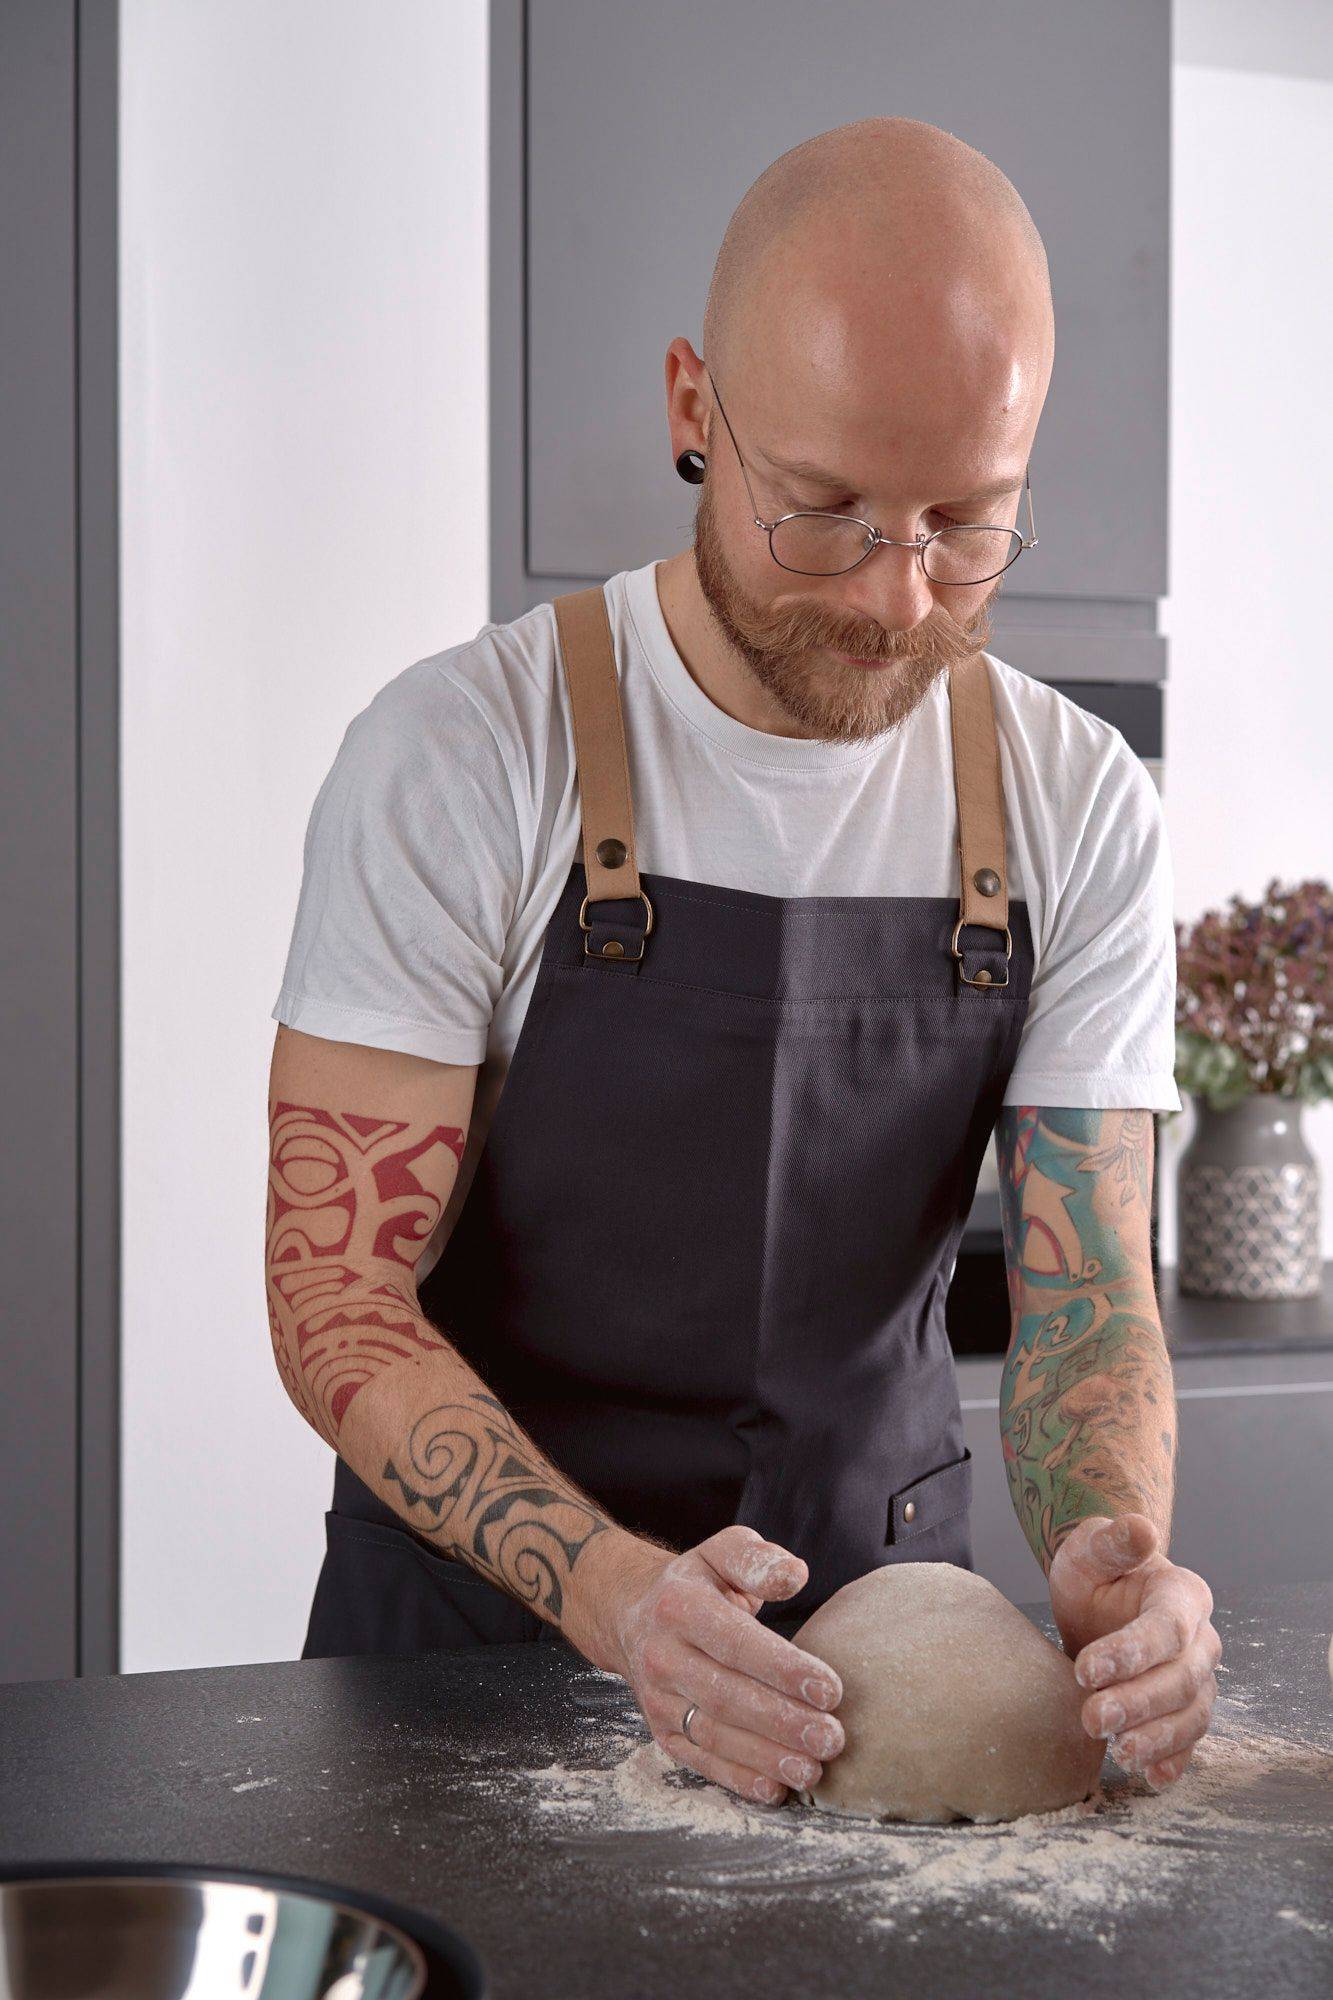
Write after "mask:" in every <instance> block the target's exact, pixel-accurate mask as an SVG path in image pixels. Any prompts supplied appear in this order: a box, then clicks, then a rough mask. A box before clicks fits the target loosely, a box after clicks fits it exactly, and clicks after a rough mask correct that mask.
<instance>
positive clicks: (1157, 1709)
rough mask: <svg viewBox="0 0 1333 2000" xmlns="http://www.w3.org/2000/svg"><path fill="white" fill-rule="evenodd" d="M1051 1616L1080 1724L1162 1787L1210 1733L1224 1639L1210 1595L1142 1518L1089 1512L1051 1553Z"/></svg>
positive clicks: (1119, 1760)
mask: <svg viewBox="0 0 1333 2000" xmlns="http://www.w3.org/2000/svg"><path fill="white" fill-rule="evenodd" d="M1047 1581H1048V1582H1049V1584H1050V1590H1051V1610H1052V1612H1053V1614H1054V1617H1055V1622H1056V1624H1057V1626H1058V1627H1059V1629H1060V1636H1061V1638H1062V1639H1063V1640H1064V1645H1065V1651H1066V1652H1067V1653H1068V1654H1069V1655H1070V1657H1071V1658H1072V1660H1073V1662H1074V1674H1075V1678H1076V1679H1077V1680H1078V1682H1079V1684H1080V1685H1081V1686H1082V1687H1086V1688H1093V1689H1095V1690H1096V1692H1095V1693H1094V1694H1091V1695H1090V1696H1089V1697H1088V1700H1087V1701H1086V1702H1085V1703H1084V1704H1083V1726H1084V1728H1085V1729H1087V1731H1088V1733H1089V1734H1090V1735H1092V1736H1109V1737H1110V1739H1111V1743H1110V1750H1111V1755H1112V1756H1113V1757H1114V1758H1115V1760H1116V1762H1117V1763H1118V1764H1120V1765H1121V1766H1122V1767H1123V1768H1124V1769H1125V1770H1127V1771H1133V1772H1136V1773H1142V1775H1143V1776H1144V1777H1145V1778H1146V1779H1147V1780H1148V1782H1149V1784H1151V1785H1155V1786H1157V1787H1158V1788H1159V1789H1160V1788H1161V1787H1162V1786H1164V1785H1167V1784H1170V1783H1171V1782H1172V1781H1173V1780H1174V1779H1176V1778H1178V1777H1179V1776H1180V1774H1181V1772H1182V1771H1183V1770H1184V1769H1185V1766H1186V1765H1187V1764H1188V1763H1189V1760H1190V1758H1191V1756H1192V1755H1193V1752H1194V1745H1195V1744H1196V1743H1197V1742H1198V1740H1199V1738H1200V1737H1201V1736H1203V1735H1204V1734H1205V1733H1206V1731H1207V1728H1208V1724H1209V1721H1210V1719H1211V1716H1212V1712H1213V1704H1214V1702H1215V1701H1216V1699H1217V1676H1216V1674H1215V1673H1214V1671H1213V1670H1214V1668H1215V1667H1216V1666H1217V1663H1218V1661H1219V1659H1220V1658H1221V1657H1222V1641H1221V1638H1220V1636H1219V1635H1218V1632H1217V1629H1216V1627H1215V1626H1214V1625H1213V1623H1212V1622H1211V1613H1212V1609H1213V1593H1212V1591H1211V1590H1210V1589H1209V1588H1208V1585H1207V1584H1206V1583H1205V1582H1204V1580H1203V1578H1202V1577H1201V1576H1196V1574H1195V1573H1194V1571H1193V1570H1192V1569H1182V1568H1181V1567H1180V1566H1179V1564H1178V1563H1173V1562H1172V1561H1171V1560H1170V1559H1169V1557H1167V1556H1165V1555H1163V1554H1162V1552H1161V1550H1160V1548H1159V1547H1158V1533H1157V1529H1156V1528H1155V1526H1154V1525H1153V1523H1152V1522H1151V1521H1150V1520H1149V1518H1148V1516H1147V1515H1146V1514H1122V1515H1121V1516H1120V1517H1119V1519H1118V1520H1112V1519H1111V1518H1110V1517H1109V1516H1108V1515H1105V1514H1092V1515H1089V1516H1088V1517H1087V1518H1086V1519H1085V1520H1082V1521H1080V1522H1079V1524H1078V1526H1077V1527H1076V1528H1075V1529H1073V1531H1072V1532H1071V1533H1070V1534H1069V1535H1067V1536H1066V1537H1065V1539H1064V1541H1063V1542H1061V1544H1060V1546H1059V1548H1058V1549H1057V1550H1056V1552H1055V1556H1054V1559H1053V1561H1052V1563H1051V1568H1050V1575H1049V1577H1048V1579H1047Z"/></svg>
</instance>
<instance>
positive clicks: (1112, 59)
mask: <svg viewBox="0 0 1333 2000" xmlns="http://www.w3.org/2000/svg"><path fill="white" fill-rule="evenodd" d="M526 24H527V25H526V34H527V48H526V76H527V82H526V110H525V119H526V189H525V210H526V213H525V224H524V236H525V252H526V277H527V300H526V382H525V388H526V416H527V444H526V475H527V490H526V501H527V520H526V530H527V535H526V548H527V574H528V578H529V579H530V580H537V582H538V585H539V586H540V583H541V580H543V579H546V580H552V581H558V582H561V583H564V582H568V581H572V580H577V579H600V578H602V577H605V576H607V575H609V574H611V573H613V572H614V571H616V570H618V569H622V568H628V567H632V566H636V565H638V564H641V563H644V562H648V561H650V560H651V559H653V558H654V557H656V556H663V555H669V554H671V553H673V552H674V551H675V550H677V549H680V548H683V547H685V546H687V545H688V543H689V540H690V527H691V522H692V519H693V508H694V500H695V494H694V490H693V489H692V488H689V487H687V486H685V485H683V484H682V483H681V482H680V481H679V479H678V478H677V477H676V474H675V471H674V468H673V466H672V463H671V456H670V450H669V439H668V436H667V429H666V417H665V398H664V386H663V356H664V354H665V350H666V347H667V344H668V342H669V341H670V340H671V339H672V338H673V337H674V336H675V335H677V334H682V333H683V334H685V335H687V336H688V337H689V338H690V339H691V340H692V341H693V343H694V345H695V347H696V349H697V348H698V347H699V346H700V343H701V341H702V320H703V307H704V300H705V297H706V293H707V287H708V279H709V275H710V272H711V269H712V263H713V259H714V257H715V255H716V252H717V247H718V244H719V242H720V240H721V236H722V232H723V229H724V227H725V224H726V221H727V218H728V216H729V214H730V212H731V210H732V208H733V207H734V205H735V203H736V202H737V201H738V199H739V198H740V196H741V194H742V193H743V192H744V190H745V188H746V187H747V186H748V185H749V183H750V182H751V181H752V180H753V179H754V178H755V177H756V176H757V175H758V174H759V173H760V172H761V171H762V170H763V168H764V167H765V166H767V165H768V164H769V162H770V161H772V160H773V159H775V158H776V157H777V155H778V154H780V153H782V152H784V151H785V150H786V149H787V148H788V147H789V146H792V145H795V144H796V143H797V142H798V141H799V140H801V139H804V138H807V137H809V136H810V135H811V134H813V133H816V132H820V131H823V130H825V129H827V128H828V127H830V126H833V125H839V124H843V123H845V122H847V121H849V120H852V119H856V118H861V117H866V116H871V115H885V114H900V115H905V116H910V117H914V118H922V119H925V120H928V121H929V122H931V123H933V124H937V125H940V126H943V127H944V128H946V129H947V130H949V131H951V132H954V133H956V134H958V136H959V137H961V138H963V139H965V140H966V141H967V142H968V143H969V144H970V145H973V146H976V147H978V148H979V149H980V150H981V151H982V152H984V153H986V154H987V155H988V156H989V157H990V158H991V159H993V160H994V161H995V162H996V163H997V164H998V165H999V166H1000V167H1001V168H1002V169H1003V170H1004V172H1005V173H1007V174H1008V175H1009V177H1010V179H1011V180H1012V181H1013V182H1014V184H1015V185H1016V186H1017V188H1018V189H1019V191H1020V193H1021V194H1022V195H1023V198H1024V199H1025V201H1026V202H1027V204H1028V206H1029V208H1030V209H1031V211H1032V214H1033V216H1034V219H1035V220H1036V223H1037V226H1038V228H1039V229H1040V230H1041V232H1042V235H1043V237H1044V239H1045V241H1046V245H1047V250H1048V255H1049V258H1050V262H1051V270H1052V282H1053V289H1054V294H1055V310H1056V362H1055V372H1054V376H1053V379H1052V383H1051V389H1050V394H1049V397H1048V399H1047V403H1046V408H1045V413H1044V415H1043V417H1042V421H1041V426H1040V428H1039V431H1038V434H1037V441H1036V444H1035V447H1034V451H1033V458H1032V477H1033V497H1034V503H1035V507H1036V516H1037V531H1038V535H1039V537H1040V541H1041V546H1040V549H1038V550H1035V551H1032V552H1030V553H1029V554H1028V555H1026V556H1024V557H1023V559H1022V578H1021V584H1020V583H1019V581H1018V578H1017V576H1016V577H1015V578H1014V579H1013V581H1012V583H1011V584H1010V585H1007V586H1006V592H1005V595H1006V596H1007V597H1009V598H1010V599H1011V600H1012V599H1015V598H1019V599H1021V600H1022V601H1023V602H1025V603H1026V602H1029V601H1030V600H1035V601H1036V602H1035V603H1034V604H1033V607H1032V621H1033V623H1034V624H1035V625H1036V626H1037V628H1038V630H1040V628H1042V627H1043V626H1045V627H1047V628H1049V627H1051V626H1052V625H1053V623H1055V622H1057V621H1055V620H1054V619H1053V618H1052V617H1050V616H1048V617H1046V618H1044V619H1043V618H1042V617H1041V616H1040V611H1041V600H1053V599H1059V600H1064V608H1063V612H1062V615H1061V616H1060V618H1059V620H1058V623H1059V624H1060V625H1061V626H1062V627H1063V628H1064V629H1063V630H1062V632H1061V634H1060V638H1061V647H1060V649H1059V654H1060V658H1062V659H1063V660H1064V661H1065V663H1066V664H1065V666H1064V668H1063V671H1064V672H1065V673H1068V674H1072V675H1073V676H1075V677H1083V676H1084V671H1085V670H1084V667H1083V666H1082V664H1081V662H1080V658H1079V654H1080V643H1079V632H1078V627H1079V625H1080V623H1086V627H1087V630H1086V633H1085V635H1084V636H1085V637H1086V641H1087V651H1088V657H1089V659H1090V660H1093V659H1095V660H1096V661H1097V662H1098V663H1099V665H1098V667H1097V671H1098V672H1100V673H1101V674H1102V676H1103V677H1113V676H1115V675H1116V674H1117V673H1118V672H1119V668H1118V667H1117V665H1116V664H1115V662H1116V660H1117V657H1121V656H1118V655H1117V653H1116V651H1115V649H1114V646H1111V647H1108V643H1107V642H1108V639H1109V640H1116V639H1122V640H1123V643H1124V653H1123V655H1122V657H1125V658H1128V657H1129V656H1130V654H1136V656H1137V657H1140V658H1145V659H1152V658H1157V657H1158V656H1157V655H1156V653H1155V651H1154V643H1155V641H1154V634H1153V633H1152V630H1151V626H1152V622H1153V621H1152V620H1151V618H1149V619H1147V620H1145V618H1144V616H1143V615H1142V613H1140V614H1139V615H1138V616H1137V617H1136V618H1133V619H1132V620H1130V619H1127V620H1126V630H1125V631H1124V633H1123V634H1117V633H1115V632H1109V631H1108V629H1107V625H1108V620H1110V621H1111V623H1114V622H1115V616H1116V609H1117V607H1116V605H1115V604H1114V603H1112V602H1110V601H1112V600H1118V601H1119V605H1120V607H1121V608H1122V609H1123V607H1124V606H1125V605H1126V603H1127V601H1130V600H1139V601H1140V602H1141V603H1142V602H1145V601H1151V600H1154V599H1155V598H1157V597H1158V596H1160V595H1161V594H1163V592H1164V591H1165V588H1166V568H1165V503H1166V436H1167V426H1166V407H1167V405H1166V387H1167V275H1168V270H1167V251H1168V221H1169V216H1168V192H1169V182H1168V130H1169V101H1170V100H1169V93H1170V8H1169V4H1168V0H1121V4H1118V5H1117V6H1115V7H1107V6H1105V5H1102V4H1100V0H1015V3H1014V4H1008V5H1003V6H998V7H997V6H995V5H993V4H981V0H937V4H935V5H934V6H931V7H928V8H919V9H918V8H911V7H905V6H885V5H884V4H883V0H835V4H823V5H818V6H812V5H810V4H809V0H799V4H797V0H675V4H673V5H671V6H670V7H656V8H641V7H626V6H625V5H624V4H623V0H560V4H559V5H558V6H539V7H530V8H529V9H528V10H527V15H526ZM960 52H965V54H960ZM549 594H550V592H549V590H546V589H544V588H541V587H537V588H535V589H534V590H532V591H531V592H530V593H529V595H530V601H532V602H534V603H535V602H538V601H540V599H541V598H542V597H543V596H544V595H549ZM1075 598H1083V599H1086V600H1098V603H1097V604H1096V607H1095V610H1094V611H1093V613H1092V614H1091V615H1089V616H1088V617H1087V619H1086V620H1085V621H1084V620H1080V617H1079V614H1078V611H1077V608H1076V607H1071V606H1070V605H1069V603H1068V600H1069V599H1075ZM1052 609H1054V607H1052ZM504 615H512V614H507V613H506V614H504ZM1145 626H1146V627H1147V629H1145ZM1131 627H1132V629H1131ZM1071 628H1072V629H1071ZM1098 628H1100V629H1098ZM1049 636H1050V639H1052V640H1053V639H1054V636H1055V634H1054V632H1053V631H1052V632H1050V635H1049ZM1144 641H1148V642H1149V643H1148V645H1147V646H1146V647H1145V646H1144V645H1143V642H1144ZM1015 650H1016V649H1015ZM1038 650H1039V651H1043V652H1044V653H1045V654H1046V657H1049V658H1052V659H1053V658H1054V657H1055V655H1054V654H1053V653H1050V652H1049V650H1048V649H1047V648H1039V649H1038ZM1024 664H1026V662H1024ZM1035 670H1036V671H1043V667H1042V664H1041V662H1040V661H1039V662H1038V665H1037V667H1036V669H1035ZM1060 670H1061V669H1059V668H1057V671H1060ZM1131 671H1132V669H1131ZM1149 677H1155V676H1154V675H1153V674H1151V673H1150V675H1149Z"/></svg>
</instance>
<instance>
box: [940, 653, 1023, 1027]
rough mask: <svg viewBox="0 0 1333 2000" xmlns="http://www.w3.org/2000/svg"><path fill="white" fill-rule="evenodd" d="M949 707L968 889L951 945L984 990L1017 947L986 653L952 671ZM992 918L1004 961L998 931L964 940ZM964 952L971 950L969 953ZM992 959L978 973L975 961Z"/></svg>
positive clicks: (963, 969) (961, 966) (970, 981)
mask: <svg viewBox="0 0 1333 2000" xmlns="http://www.w3.org/2000/svg"><path fill="white" fill-rule="evenodd" d="M949 713H950V717H951V726H952V730H953V782H954V791H955V793H956V795H957V799H958V864H959V871H960V874H961V877H962V895H961V900H960V902H959V906H958V921H957V923H956V924H955V925H954V930H953V940H952V944H951V949H952V951H953V955H954V957H955V958H956V959H957V961H958V976H959V978H960V979H961V980H962V981H963V982H964V984H965V985H968V986H975V987H977V988H979V989H980V990H982V991H985V990H986V989H988V988H989V989H998V988H1000V987H1003V986H1007V985H1008V983H1009V970H1008V961H1009V956H1010V953H1011V952H1012V950H1013V939H1012V938H1011V936H1010V933H1009V880H1008V876H1007V874H1006V872H1005V837H1004V836H1005V823H1004V786H1003V783H1002V781H1001V777H1000V740H999V736H998V735H997V733H996V728H995V702H994V699H993V697H992V693H991V681H990V664H989V662H988V661H987V659H986V656H985V654H984V653H971V654H969V656H968V657H967V659H965V660H963V661H962V662H960V663H959V664H958V665H956V666H954V667H951V668H950V670H949ZM970 924H980V925H986V926H988V927H989V928H990V929H992V930H994V931H999V932H1002V933H1003V937H1004V965H1003V969H1001V968H1000V966H999V963H998V952H999V947H998V943H997V941H996V940H995V939H994V938H992V939H990V940H988V941H986V942H985V943H983V944H981V945H978V943H977V941H976V940H969V942H968V944H967V945H963V944H962V943H961V941H960V934H961V932H962V931H963V929H964V927H965V926H966V925H970ZM965 952H966V953H967V954H968V956H967V957H965V956H964V954H965ZM978 957H982V958H984V959H988V960H989V961H990V964H982V965H981V966H980V967H979V968H978V969H977V970H976V973H975V976H972V975H970V974H969V972H968V960H969V959H970V960H971V961H972V962H973V963H974V964H975V961H976V959H977V958H978Z"/></svg>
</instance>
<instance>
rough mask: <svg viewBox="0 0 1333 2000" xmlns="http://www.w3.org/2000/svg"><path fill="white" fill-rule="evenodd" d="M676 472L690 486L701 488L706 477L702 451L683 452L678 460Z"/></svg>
mask: <svg viewBox="0 0 1333 2000" xmlns="http://www.w3.org/2000/svg"><path fill="white" fill-rule="evenodd" d="M676 470H677V472H678V473H679V474H680V476H681V478H682V479H683V480H685V481H686V483H687V484H688V485H690V486H701V485H702V484H703V477H704V457H703V453H702V452H701V451H683V452H682V453H681V454H680V457H679V458H678V459H677V460H676Z"/></svg>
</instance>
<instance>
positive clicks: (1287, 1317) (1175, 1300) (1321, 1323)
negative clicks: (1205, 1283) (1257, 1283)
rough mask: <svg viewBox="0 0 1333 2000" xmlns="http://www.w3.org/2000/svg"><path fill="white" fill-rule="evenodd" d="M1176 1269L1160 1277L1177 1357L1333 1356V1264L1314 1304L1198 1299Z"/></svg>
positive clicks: (1165, 1323) (1168, 1328) (1167, 1329)
mask: <svg viewBox="0 0 1333 2000" xmlns="http://www.w3.org/2000/svg"><path fill="white" fill-rule="evenodd" d="M1179 1281H1180V1274H1179V1271H1178V1269H1177V1267H1176V1266H1175V1265H1174V1264H1170V1265H1164V1266H1163V1267H1162V1269H1161V1270H1160V1271H1159V1272H1158V1273H1157V1302H1158V1304H1159V1306H1160V1307H1161V1313H1162V1327H1163V1330H1164V1332H1165V1334H1166V1343H1167V1346H1168V1347H1169V1348H1170V1350H1171V1352H1172V1354H1296V1353H1333V1260H1326V1261H1325V1264H1324V1279H1323V1284H1322V1286H1321V1288H1320V1290H1319V1291H1318V1292H1316V1293H1315V1295H1314V1297H1313V1298H1309V1299H1196V1298H1191V1297H1190V1296H1189V1295H1188V1294H1187V1293H1184V1292H1182V1291H1181V1290H1180V1288H1179Z"/></svg>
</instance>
